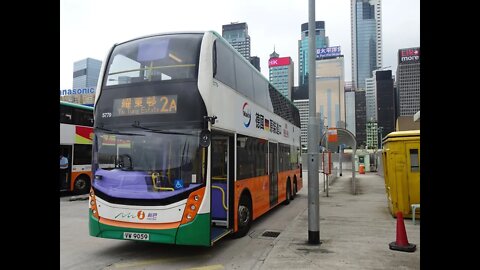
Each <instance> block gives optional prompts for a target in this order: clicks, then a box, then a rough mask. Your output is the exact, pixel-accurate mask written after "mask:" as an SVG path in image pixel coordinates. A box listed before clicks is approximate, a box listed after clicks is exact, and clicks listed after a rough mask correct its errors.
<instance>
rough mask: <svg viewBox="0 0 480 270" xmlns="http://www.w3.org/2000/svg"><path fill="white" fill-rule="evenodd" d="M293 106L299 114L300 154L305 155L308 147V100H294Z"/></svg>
mask: <svg viewBox="0 0 480 270" xmlns="http://www.w3.org/2000/svg"><path fill="white" fill-rule="evenodd" d="M293 104H295V106H297V108H298V112H299V113H300V125H301V127H300V143H301V146H302V153H306V152H307V151H306V149H307V147H308V116H309V107H308V106H309V105H308V104H309V102H308V99H298V100H294V101H293Z"/></svg>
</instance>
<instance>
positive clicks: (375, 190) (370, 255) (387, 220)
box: [260, 171, 420, 269]
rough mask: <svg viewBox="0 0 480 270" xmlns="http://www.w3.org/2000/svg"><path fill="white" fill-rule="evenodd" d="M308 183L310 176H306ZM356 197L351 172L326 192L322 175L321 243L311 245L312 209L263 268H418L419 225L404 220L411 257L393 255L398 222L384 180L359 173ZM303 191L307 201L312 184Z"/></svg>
mask: <svg viewBox="0 0 480 270" xmlns="http://www.w3.org/2000/svg"><path fill="white" fill-rule="evenodd" d="M303 175H304V177H305V178H304V179H306V177H307V176H308V173H306V172H304V174H303ZM356 176H357V177H358V178H357V181H358V182H357V195H352V193H351V183H350V178H351V171H344V172H343V176H342V177H340V178H337V179H336V180H335V181H334V182H333V184H331V186H330V189H329V197H325V194H324V193H323V183H322V180H321V179H323V176H322V175H321V174H320V177H319V179H320V181H321V182H320V185H319V186H320V241H321V242H322V244H321V245H309V244H308V243H307V242H308V209H307V206H305V209H304V210H303V211H302V212H300V214H299V215H298V216H297V217H296V218H295V219H294V220H293V221H292V222H291V223H290V224H289V225H288V226H287V228H286V229H285V231H283V232H282V233H281V234H280V235H279V236H278V238H277V239H275V241H274V242H273V245H274V247H273V249H272V250H271V251H270V252H269V253H268V255H266V258H265V261H264V263H263V264H262V265H261V267H260V269H420V221H419V220H417V221H418V222H417V223H416V225H413V224H412V221H411V220H410V219H404V223H405V228H406V232H407V237H408V241H409V243H413V244H416V245H417V250H416V251H415V252H413V253H408V252H401V251H394V250H390V249H389V246H388V244H389V243H390V242H393V241H395V240H396V224H397V221H396V219H395V218H393V217H392V215H391V214H390V212H389V210H388V206H387V198H386V194H385V184H384V179H383V177H381V176H379V175H377V174H376V173H367V174H356ZM307 181H308V180H307ZM307 181H306V183H305V184H304V188H302V190H301V194H303V195H302V196H307V192H308V184H307V183H308V182H307Z"/></svg>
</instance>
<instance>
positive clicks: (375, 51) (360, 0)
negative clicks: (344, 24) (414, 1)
mask: <svg viewBox="0 0 480 270" xmlns="http://www.w3.org/2000/svg"><path fill="white" fill-rule="evenodd" d="M351 23H352V80H353V83H354V86H355V89H357V90H359V89H363V90H365V79H367V78H370V77H371V76H372V71H373V70H375V69H378V68H380V67H382V9H381V0H351Z"/></svg>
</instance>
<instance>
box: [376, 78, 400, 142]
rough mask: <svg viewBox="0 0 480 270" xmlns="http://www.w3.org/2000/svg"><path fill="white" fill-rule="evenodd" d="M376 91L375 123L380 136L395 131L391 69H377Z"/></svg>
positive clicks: (383, 136)
mask: <svg viewBox="0 0 480 270" xmlns="http://www.w3.org/2000/svg"><path fill="white" fill-rule="evenodd" d="M375 79H376V92H377V123H378V128H380V129H381V130H382V136H381V137H382V138H385V136H387V134H388V133H390V132H393V131H395V119H396V118H395V92H394V89H393V78H392V71H391V70H379V71H377V72H376V74H375Z"/></svg>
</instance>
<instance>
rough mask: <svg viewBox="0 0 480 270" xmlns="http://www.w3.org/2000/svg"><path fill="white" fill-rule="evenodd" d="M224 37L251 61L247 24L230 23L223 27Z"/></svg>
mask: <svg viewBox="0 0 480 270" xmlns="http://www.w3.org/2000/svg"><path fill="white" fill-rule="evenodd" d="M222 37H223V38H225V39H226V40H227V41H228V43H230V45H232V46H233V48H235V49H236V50H237V51H238V52H239V53H240V54H241V55H243V57H245V59H247V60H248V61H250V36H249V35H248V25H247V23H230V24H225V25H222Z"/></svg>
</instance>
